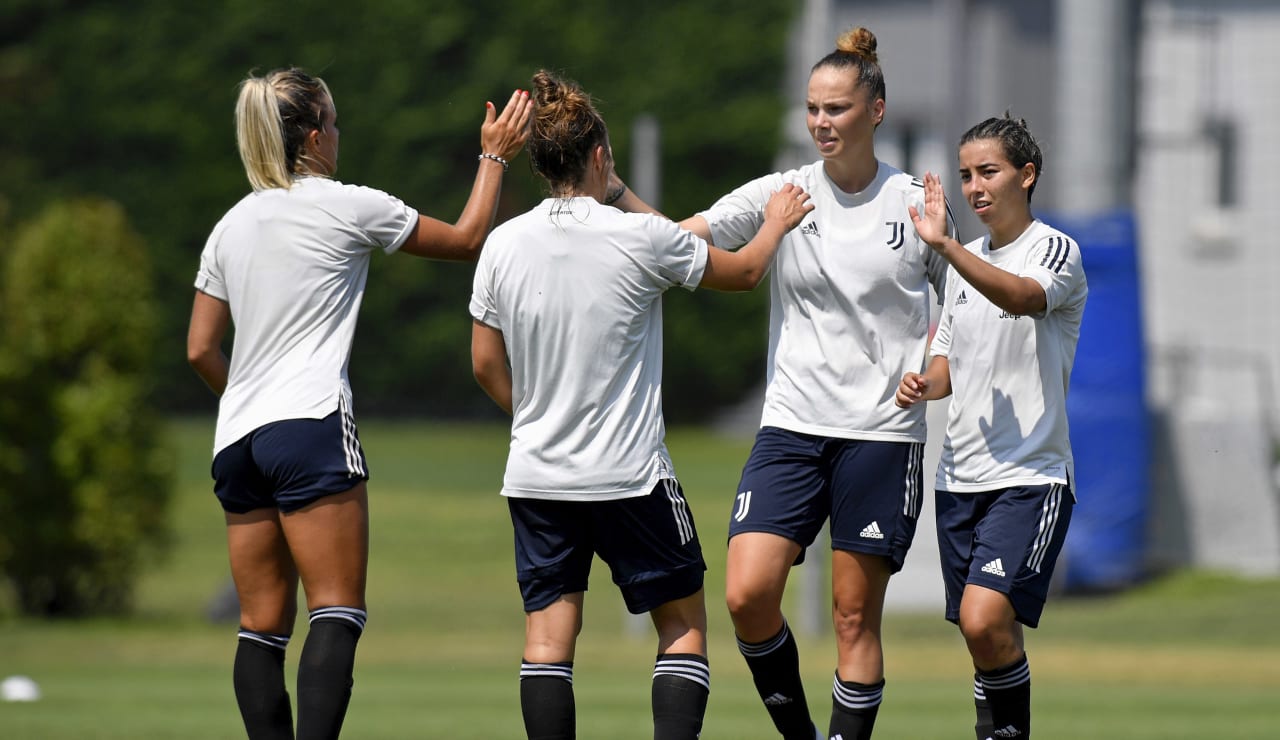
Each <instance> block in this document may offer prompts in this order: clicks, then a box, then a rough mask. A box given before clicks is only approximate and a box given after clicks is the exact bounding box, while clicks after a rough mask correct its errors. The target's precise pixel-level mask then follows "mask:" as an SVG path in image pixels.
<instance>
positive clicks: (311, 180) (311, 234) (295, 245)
mask: <svg viewBox="0 0 1280 740" xmlns="http://www.w3.org/2000/svg"><path fill="white" fill-rule="evenodd" d="M417 222H418V212H417V211H416V210H414V209H413V208H410V207H409V206H406V205H405V204H404V203H402V202H401V201H400V200H399V199H397V198H395V197H393V196H390V195H388V194H386V193H384V192H382V191H380V190H374V189H372V188H366V187H359V186H356V185H344V184H342V183H340V182H337V181H334V180H330V179H327V178H322V177H302V178H298V179H296V180H295V181H294V184H293V187H291V188H289V189H287V190H286V189H284V188H272V189H269V190H261V191H257V192H254V193H250V194H249V195H246V196H245V197H244V198H243V199H242V200H241V201H240V202H239V203H237V204H236V205H235V206H233V207H232V208H231V210H230V211H228V212H227V214H226V215H225V216H223V217H222V220H220V221H219V222H218V224H217V226H215V227H214V229H213V233H212V234H210V236H209V240H208V241H207V242H206V243H205V247H204V251H203V252H202V253H201V255H200V270H199V272H198V273H197V275H196V281H195V287H196V289H197V290H199V291H201V292H203V293H207V294H208V295H210V296H213V297H214V298H218V299H220V300H223V301H226V302H227V303H228V304H230V307H231V319H232V322H233V323H234V324H235V339H234V341H233V344H232V350H231V371H230V376H229V378H228V380H227V389H226V392H224V393H223V394H222V399H221V401H220V402H219V404H218V425H217V431H216V433H215V435H214V443H213V452H214V454H215V455H216V454H217V453H218V452H219V451H220V450H222V449H223V448H225V447H227V446H228V445H230V444H232V443H234V442H235V441H237V440H239V439H240V438H241V437H243V436H244V435H246V434H248V433H249V432H251V431H253V430H254V429H257V428H258V427H260V426H262V425H264V424H269V423H271V422H275V421H282V420H284V419H321V418H324V417H325V416H328V415H329V414H330V413H332V412H333V411H335V410H337V409H338V405H339V399H343V400H344V401H345V402H346V403H347V404H348V406H349V404H350V402H351V386H350V382H349V381H348V379H347V361H348V359H349V358H350V355H351V341H352V338H353V337H354V336H355V329H356V317H357V314H358V313H359V311H360V301H361V299H362V298H363V297H364V286H365V279H366V278H367V277H368V274H369V257H370V255H371V254H372V252H373V251H374V250H375V249H381V250H383V251H385V252H392V251H394V250H396V249H399V248H400V245H401V244H403V243H404V240H405V238H406V237H408V235H409V232H410V231H412V230H413V227H414V225H415V224H416V223H417Z"/></svg>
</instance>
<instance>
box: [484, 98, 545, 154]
mask: <svg viewBox="0 0 1280 740" xmlns="http://www.w3.org/2000/svg"><path fill="white" fill-rule="evenodd" d="M532 114H533V99H532V98H530V97H529V92H528V91H527V90H516V91H515V92H513V93H511V99H510V100H508V101H507V105H506V107H505V108H503V109H502V113H501V114H499V113H498V111H497V109H496V108H494V106H493V103H485V111H484V123H483V124H481V126H480V151H482V152H486V153H488V154H496V155H498V156H499V157H502V158H503V159H505V160H508V161H510V160H511V159H513V158H514V157H515V156H516V155H517V154H519V153H520V149H521V148H522V147H523V146H524V142H525V140H526V139H528V138H529V118H530V116H532Z"/></svg>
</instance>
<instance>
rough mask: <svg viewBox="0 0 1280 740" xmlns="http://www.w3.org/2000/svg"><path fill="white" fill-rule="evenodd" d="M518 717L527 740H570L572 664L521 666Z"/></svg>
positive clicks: (573, 731) (572, 727)
mask: <svg viewBox="0 0 1280 740" xmlns="http://www.w3.org/2000/svg"><path fill="white" fill-rule="evenodd" d="M520 714H521V715H522V716H523V717H524V732H525V735H527V736H528V738H529V740H573V738H574V737H575V735H576V733H577V719H576V718H575V705H574V702H573V661H569V662H565V663H530V662H528V661H521V663H520Z"/></svg>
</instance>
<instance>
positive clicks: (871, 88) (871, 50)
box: [809, 26, 885, 100]
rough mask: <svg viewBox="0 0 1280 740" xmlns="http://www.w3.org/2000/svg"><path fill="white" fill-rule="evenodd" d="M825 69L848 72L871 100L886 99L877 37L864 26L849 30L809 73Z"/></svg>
mask: <svg viewBox="0 0 1280 740" xmlns="http://www.w3.org/2000/svg"><path fill="white" fill-rule="evenodd" d="M823 67H833V68H835V69H840V70H848V71H850V72H852V73H854V75H856V76H857V80H858V81H857V87H860V88H862V89H864V90H866V91H867V93H868V94H869V95H870V96H871V99H872V100H875V99H877V98H879V99H880V100H884V99H885V97H884V72H883V71H881V69H880V58H879V56H878V55H877V54H876V35H875V34H874V33H871V32H870V31H868V30H867V29H865V28H863V27H862V26H858V27H857V28H850V29H848V30H847V31H845V32H844V33H842V34H840V38H838V39H836V48H835V50H834V51H832V52H831V53H830V54H827V55H826V56H825V57H823V58H821V59H819V60H818V63H817V64H815V65H813V69H812V70H810V72H809V73H810V74H813V72H815V71H817V70H818V69H821V68H823Z"/></svg>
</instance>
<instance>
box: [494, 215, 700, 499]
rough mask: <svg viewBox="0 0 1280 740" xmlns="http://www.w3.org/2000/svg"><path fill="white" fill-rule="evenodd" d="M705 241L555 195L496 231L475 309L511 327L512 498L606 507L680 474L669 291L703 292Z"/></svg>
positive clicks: (506, 491)
mask: <svg viewBox="0 0 1280 740" xmlns="http://www.w3.org/2000/svg"><path fill="white" fill-rule="evenodd" d="M706 265H707V243H706V242H704V241H703V240H702V239H700V238H698V237H697V236H696V235H694V234H692V233H690V232H687V231H684V230H682V229H680V228H679V227H678V226H677V225H676V224H674V223H672V222H671V221H669V220H667V219H665V218H661V217H656V216H649V215H639V214H629V213H623V212H621V211H619V210H618V209H616V208H613V207H611V206H606V205H601V204H600V203H598V202H596V201H595V200H594V199H592V198H589V197H576V198H569V199H550V198H549V199H547V200H544V201H543V202H542V203H541V204H540V205H539V206H538V207H536V208H534V209H533V210H532V211H530V212H528V213H525V214H523V215H521V216H518V217H516V218H513V219H511V220H510V221H507V222H506V223H504V224H502V225H501V226H499V227H498V228H496V229H494V230H493V233H492V234H490V235H489V239H488V240H487V241H486V242H485V247H484V251H483V252H482V253H481V256H480V262H479V264H478V265H477V266H476V275H475V283H474V286H473V291H472V296H471V315H472V316H473V317H474V318H475V319H476V320H478V321H480V322H481V323H483V324H485V325H487V326H491V327H493V328H495V329H498V330H500V331H501V332H502V334H503V338H504V340H505V342H506V345H507V358H508V360H509V362H510V363H511V376H512V405H513V407H514V413H513V417H512V421H511V450H510V454H509V456H508V458H507V470H506V475H505V477H504V479H503V487H502V494H503V495H504V496H512V497H517V498H541V499H556V500H562V501H603V500H609V499H620V498H628V497H632V496H643V495H646V494H648V493H649V492H650V491H651V490H652V489H653V487H654V486H655V485H657V483H658V481H659V480H660V479H662V478H671V477H674V476H675V472H674V470H673V467H672V464H671V456H670V455H669V454H668V452H667V448H666V444H665V442H664V437H665V434H666V430H665V427H664V424H663V420H662V301H661V298H662V294H663V293H664V292H666V291H667V289H669V288H671V287H672V286H676V285H679V286H682V287H684V288H686V289H688V290H693V289H694V288H695V287H696V286H697V285H698V283H700V282H701V281H702V274H703V271H704V270H705V269H706Z"/></svg>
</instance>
